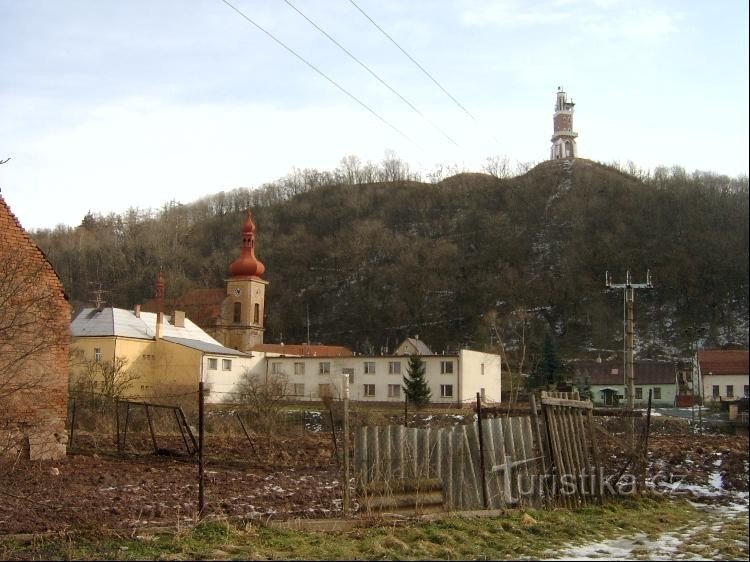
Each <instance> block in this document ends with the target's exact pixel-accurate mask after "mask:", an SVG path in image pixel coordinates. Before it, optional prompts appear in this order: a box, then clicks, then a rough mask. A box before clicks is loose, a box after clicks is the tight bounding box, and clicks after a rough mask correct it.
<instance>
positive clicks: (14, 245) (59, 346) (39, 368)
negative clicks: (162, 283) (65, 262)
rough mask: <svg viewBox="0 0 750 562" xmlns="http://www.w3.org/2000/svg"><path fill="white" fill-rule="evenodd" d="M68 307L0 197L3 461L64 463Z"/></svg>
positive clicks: (0, 436) (41, 257)
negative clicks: (5, 457)
mask: <svg viewBox="0 0 750 562" xmlns="http://www.w3.org/2000/svg"><path fill="white" fill-rule="evenodd" d="M69 322H70V305H69V304H68V299H67V296H66V294H65V291H64V289H63V284H62V282H61V281H60V278H59V277H58V276H57V273H55V270H54V268H53V267H52V264H50V262H49V260H47V257H46V256H45V255H44V253H43V252H42V250H41V249H40V248H39V247H38V246H37V245H36V243H35V242H34V241H33V240H32V238H31V237H30V236H29V234H28V233H27V232H26V231H25V230H24V228H23V227H22V226H21V223H20V222H19V221H18V219H17V218H16V217H15V215H14V214H13V213H12V212H11V210H10V207H9V206H8V204H7V203H6V202H5V199H4V198H3V197H2V195H0V456H3V455H6V454H11V455H14V456H24V457H26V458H28V459H32V460H37V459H49V458H52V459H54V458H59V457H62V456H65V452H66V444H67V432H66V429H65V427H66V424H65V420H66V416H67V407H68V402H67V397H68V343H69V342H68V337H67V327H68V323H69Z"/></svg>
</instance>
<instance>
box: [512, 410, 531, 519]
mask: <svg viewBox="0 0 750 562" xmlns="http://www.w3.org/2000/svg"><path fill="white" fill-rule="evenodd" d="M510 419H511V427H512V428H513V444H514V449H513V460H514V461H525V460H526V459H529V458H531V457H530V456H528V455H527V454H526V444H525V443H524V437H525V436H524V433H523V426H522V424H521V421H522V419H521V418H520V417H518V416H515V417H512V418H510ZM519 468H520V470H519V471H518V476H517V478H518V502H519V505H521V504H527V503H528V502H527V501H526V497H525V496H526V492H527V491H528V490H530V489H531V471H530V466H529V463H528V462H524V463H523V464H522V465H521V466H520V467H519Z"/></svg>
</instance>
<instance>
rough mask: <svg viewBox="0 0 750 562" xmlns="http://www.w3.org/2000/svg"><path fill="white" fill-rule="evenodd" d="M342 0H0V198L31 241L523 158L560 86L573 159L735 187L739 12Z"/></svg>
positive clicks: (611, 1) (553, 1) (538, 152)
mask: <svg viewBox="0 0 750 562" xmlns="http://www.w3.org/2000/svg"><path fill="white" fill-rule="evenodd" d="M354 1H355V3H353V2H352V1H351V0H288V2H287V0H190V1H185V0H127V1H123V0H64V1H61V0H23V1H19V0H0V77H2V78H0V161H2V160H5V159H7V158H10V160H9V161H8V162H7V163H5V164H3V165H1V166H0V189H2V196H3V197H4V198H5V200H6V202H7V203H8V204H9V205H10V206H11V209H12V210H13V212H14V213H15V214H16V216H17V217H18V218H19V220H20V221H21V223H22V225H23V226H24V227H26V228H27V229H39V228H53V227H55V226H56V225H58V224H65V225H70V226H75V225H78V224H80V222H81V219H82V218H83V217H84V215H85V214H86V213H87V212H89V211H91V212H93V213H101V214H105V215H106V214H108V213H110V212H116V213H120V212H123V211H125V210H126V209H128V208H130V207H135V208H140V209H146V208H159V207H160V206H161V205H163V204H164V203H166V202H168V201H172V200H174V201H179V202H183V203H188V202H191V201H194V200H196V199H198V198H200V197H203V196H206V195H210V194H213V193H218V192H219V191H226V190H231V189H234V188H237V187H248V188H255V187H259V186H260V185H262V184H263V183H265V182H269V181H273V180H276V179H278V178H280V177H283V176H285V175H286V174H288V173H290V172H292V171H293V169H294V168H297V169H304V168H317V169H319V170H332V169H334V168H335V167H336V166H338V165H339V163H340V161H341V159H342V158H343V157H345V156H348V155H356V156H358V157H359V158H360V159H361V160H362V161H363V162H367V161H371V162H373V163H377V162H380V161H381V160H383V158H384V157H385V155H386V154H387V153H395V154H396V155H398V156H399V157H400V158H401V159H402V160H404V161H406V162H407V163H408V164H409V165H410V167H411V169H412V170H416V171H421V172H422V173H423V175H424V176H425V177H426V174H428V173H429V172H430V171H431V170H433V169H434V168H435V167H436V165H444V166H455V167H456V168H457V169H460V170H467V171H481V168H482V165H483V163H484V162H485V161H486V159H487V158H489V157H500V158H507V159H508V161H509V162H511V163H512V164H515V163H529V162H541V161H543V160H546V159H547V158H548V157H549V147H550V137H551V134H552V115H553V112H554V103H555V93H556V91H557V88H558V87H559V86H562V87H563V89H564V90H565V91H566V92H567V94H568V97H569V99H570V98H572V100H573V101H574V102H575V104H576V105H575V114H574V129H575V130H576V131H577V132H578V134H579V137H578V152H579V156H581V157H584V158H590V159H592V160H596V161H599V162H604V163H611V162H615V161H617V162H620V163H622V164H625V163H627V162H628V161H632V162H634V163H635V164H636V165H637V166H638V167H639V168H642V169H646V170H649V169H653V168H655V167H656V166H670V167H671V166H675V165H676V166H682V167H683V168H685V169H686V170H687V171H689V172H692V171H693V170H701V171H713V172H717V173H722V174H727V175H729V176H732V177H734V176H737V175H747V174H748V3H747V1H746V0H717V1H712V2H703V1H698V0H695V1H693V0H677V1H673V0H660V1H653V2H648V1H644V0H628V1H625V0H622V1H621V0H538V1H535V0H516V1H514V0H495V1H493V0H410V1H408V2H405V1H403V0H354ZM294 8H296V9H297V10H298V11H295V9H294ZM358 8H359V9H358ZM240 12H241V13H240ZM299 12H301V13H303V14H304V15H305V16H307V18H309V20H311V21H312V22H314V23H315V24H316V25H317V26H318V27H319V28H321V29H322V30H324V31H325V32H326V33H327V34H328V35H329V36H330V37H332V38H333V39H335V40H336V41H337V42H338V43H339V44H340V45H342V46H343V47H344V48H345V49H347V50H348V51H349V52H350V53H351V54H352V55H354V56H355V57H356V58H357V59H358V60H359V61H361V62H362V63H364V64H365V65H366V66H367V67H368V68H369V69H370V70H371V71H372V72H373V73H374V74H375V75H377V76H378V77H379V79H380V80H382V81H383V82H385V83H386V84H387V85H388V86H389V87H390V89H389V87H387V86H385V85H383V83H382V82H380V81H379V80H378V78H375V77H374V76H373V75H372V74H370V72H368V70H366V69H364V68H363V67H362V66H361V65H360V64H358V63H357V62H356V61H354V60H353V59H352V58H350V57H349V56H348V55H347V54H346V53H345V52H344V51H343V50H342V49H340V48H339V47H338V46H336V45H335V44H334V43H333V42H331V40H330V39H329V38H328V37H326V36H325V35H323V34H322V33H321V32H320V31H319V30H318V29H316V28H315V27H314V26H313V25H311V23H309V22H308V21H307V20H306V19H305V18H303V16H302V15H300V13H299ZM243 14H244V15H243ZM365 14H366V15H365ZM367 16H369V19H368V17H367ZM371 20H372V21H371ZM373 21H374V22H375V24H377V26H379V27H380V28H381V29H382V30H384V31H385V32H386V33H387V34H388V36H390V37H391V38H392V39H393V42H392V41H391V40H390V39H389V38H388V37H387V36H386V35H384V34H383V33H382V32H381V31H380V30H379V29H378V27H376V26H375V25H374V24H373ZM251 22H254V23H251ZM258 26H260V28H262V29H263V30H265V31H262V30H261V29H259V27H258ZM269 34H270V35H272V36H273V37H275V38H276V39H277V40H278V41H280V42H281V43H283V44H284V45H286V47H288V49H291V50H292V51H294V52H295V53H297V55H299V57H302V58H303V59H304V60H306V61H307V63H306V62H303V60H301V59H300V58H299V57H298V56H296V55H295V54H292V53H291V52H290V51H289V50H288V49H287V48H285V47H284V46H282V45H281V44H279V43H278V42H276V41H275V40H274V39H273V38H271V36H269ZM404 52H406V53H407V54H408V55H409V57H411V58H408V57H407V56H406V55H405V54H404ZM412 59H413V60H412ZM413 61H416V63H418V65H419V66H417V64H415V62H413ZM308 63H309V64H308ZM310 65H312V66H313V67H315V68H316V69H318V71H320V73H319V72H317V71H316V70H313V69H312V68H311V66H310ZM420 66H421V68H422V69H424V72H423V70H422V69H420ZM321 73H322V74H321ZM323 75H325V76H323ZM334 83H335V84H334ZM394 91H395V92H396V93H394Z"/></svg>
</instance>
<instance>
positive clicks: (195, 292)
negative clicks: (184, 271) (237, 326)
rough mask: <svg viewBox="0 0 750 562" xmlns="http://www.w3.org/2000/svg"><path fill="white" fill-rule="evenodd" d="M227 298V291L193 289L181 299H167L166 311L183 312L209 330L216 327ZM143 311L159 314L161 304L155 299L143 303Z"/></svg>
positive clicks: (219, 289) (165, 303)
mask: <svg viewBox="0 0 750 562" xmlns="http://www.w3.org/2000/svg"><path fill="white" fill-rule="evenodd" d="M225 298H227V291H226V289H221V288H209V289H191V290H190V291H188V292H187V293H185V294H184V295H182V296H181V297H179V298H171V299H166V301H165V302H164V311H165V312H168V311H172V310H182V311H184V312H185V315H186V316H188V317H189V318H191V319H192V320H193V322H195V323H196V324H198V325H199V326H204V327H206V328H208V327H212V326H215V325H216V322H217V320H218V319H219V316H220V315H221V305H222V303H223V302H224V299H225ZM141 310H145V311H149V312H158V310H159V304H158V303H157V302H156V300H155V299H149V300H147V301H146V302H144V303H143V305H142V306H141Z"/></svg>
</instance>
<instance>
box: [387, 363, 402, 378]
mask: <svg viewBox="0 0 750 562" xmlns="http://www.w3.org/2000/svg"><path fill="white" fill-rule="evenodd" d="M388 374H389V375H400V374H401V361H389V362H388Z"/></svg>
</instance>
